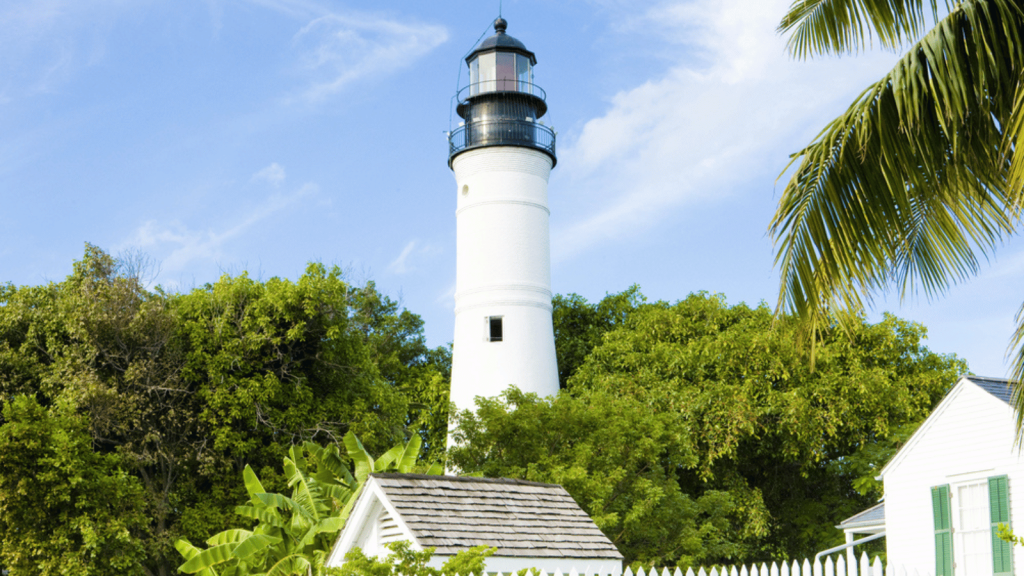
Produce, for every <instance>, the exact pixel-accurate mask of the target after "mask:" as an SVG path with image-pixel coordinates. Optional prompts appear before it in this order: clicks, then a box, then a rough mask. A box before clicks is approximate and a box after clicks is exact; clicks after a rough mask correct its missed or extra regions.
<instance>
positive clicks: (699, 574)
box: [697, 566, 708, 576]
mask: <svg viewBox="0 0 1024 576" xmlns="http://www.w3.org/2000/svg"><path fill="white" fill-rule="evenodd" d="M697 576H708V573H707V572H705V571H704V567H703V566H701V567H700V570H697Z"/></svg>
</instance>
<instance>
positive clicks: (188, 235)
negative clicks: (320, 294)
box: [121, 183, 319, 273]
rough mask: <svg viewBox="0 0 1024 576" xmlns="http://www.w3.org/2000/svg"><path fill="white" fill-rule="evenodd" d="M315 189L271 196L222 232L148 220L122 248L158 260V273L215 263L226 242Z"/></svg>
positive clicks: (242, 234) (237, 237)
mask: <svg viewBox="0 0 1024 576" xmlns="http://www.w3.org/2000/svg"><path fill="white" fill-rule="evenodd" d="M318 190H319V188H318V186H317V185H316V184H312V183H308V184H305V185H303V186H302V187H300V188H299V189H297V190H295V191H294V192H291V193H288V194H275V195H273V196H270V197H269V198H267V199H266V200H264V201H263V202H261V203H260V204H259V205H257V206H255V207H254V208H253V209H251V210H249V211H248V212H245V213H243V214H241V215H240V216H239V217H238V219H237V221H236V222H235V223H234V224H233V225H231V226H229V227H227V228H225V229H223V230H213V229H207V230H197V229H193V228H190V227H189V226H188V225H187V224H185V223H183V222H180V221H173V222H169V223H162V222H158V221H155V220H150V221H148V222H145V223H143V224H142V225H141V226H139V228H138V229H136V231H135V233H134V234H133V235H132V236H131V237H130V238H129V239H128V240H126V241H125V242H123V243H122V245H121V249H124V248H138V249H141V250H143V251H145V252H147V253H149V254H152V255H153V256H154V257H156V258H158V259H159V260H160V261H161V264H160V267H161V271H162V272H168V273H176V272H181V271H184V270H186V269H188V268H189V265H190V264H192V263H193V262H196V261H207V262H215V261H217V260H218V259H220V258H221V257H222V256H223V250H224V248H225V246H226V245H227V244H228V243H229V242H231V241H232V240H236V239H239V238H241V237H244V236H245V235H246V234H247V233H249V232H251V231H252V230H253V229H254V227H255V226H256V224H259V223H260V222H263V221H265V220H267V219H268V218H270V217H271V216H273V215H275V214H278V213H280V212H282V211H284V210H285V209H287V208H289V207H291V206H292V205H294V204H296V203H297V202H299V201H300V200H302V199H304V198H307V197H309V196H311V195H314V194H316V193H317V191H318Z"/></svg>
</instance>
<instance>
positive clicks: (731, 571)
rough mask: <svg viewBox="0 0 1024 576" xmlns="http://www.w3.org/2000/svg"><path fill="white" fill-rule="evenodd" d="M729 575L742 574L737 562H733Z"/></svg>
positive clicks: (738, 575)
mask: <svg viewBox="0 0 1024 576" xmlns="http://www.w3.org/2000/svg"><path fill="white" fill-rule="evenodd" d="M729 576H740V571H739V570H737V569H736V565H735V564H733V566H732V570H729Z"/></svg>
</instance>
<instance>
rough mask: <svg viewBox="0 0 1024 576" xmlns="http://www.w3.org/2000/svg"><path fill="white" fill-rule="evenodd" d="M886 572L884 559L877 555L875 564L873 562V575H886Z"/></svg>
mask: <svg viewBox="0 0 1024 576" xmlns="http://www.w3.org/2000/svg"><path fill="white" fill-rule="evenodd" d="M884 572H885V569H884V568H882V561H881V560H880V559H879V558H878V556H875V561H874V563H873V564H871V576H885V575H884V574H883V573H884Z"/></svg>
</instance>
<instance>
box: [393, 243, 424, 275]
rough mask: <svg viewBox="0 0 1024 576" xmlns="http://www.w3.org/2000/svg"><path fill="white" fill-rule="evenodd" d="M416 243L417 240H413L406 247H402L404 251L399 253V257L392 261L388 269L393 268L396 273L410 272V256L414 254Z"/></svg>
mask: <svg viewBox="0 0 1024 576" xmlns="http://www.w3.org/2000/svg"><path fill="white" fill-rule="evenodd" d="M416 243H417V242H416V240H411V241H410V242H409V243H408V244H406V245H405V248H403V249H402V253H401V254H399V255H398V258H395V259H394V260H392V261H391V264H388V270H391V271H392V272H394V273H395V274H405V273H406V272H408V271H409V256H410V255H411V254H412V251H413V250H415V249H416Z"/></svg>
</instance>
